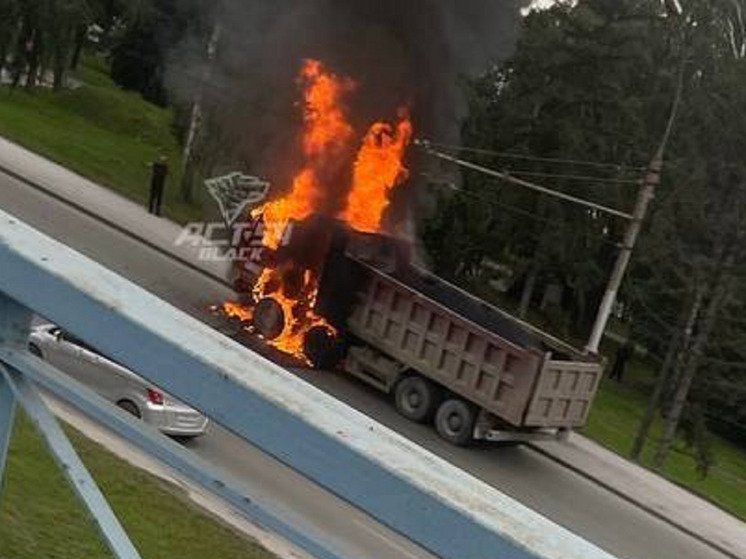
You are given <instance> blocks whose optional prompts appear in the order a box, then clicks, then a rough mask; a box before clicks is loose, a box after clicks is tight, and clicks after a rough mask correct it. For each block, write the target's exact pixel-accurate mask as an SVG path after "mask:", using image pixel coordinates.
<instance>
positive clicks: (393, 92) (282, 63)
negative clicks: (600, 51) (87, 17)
mask: <svg viewBox="0 0 746 559" xmlns="http://www.w3.org/2000/svg"><path fill="white" fill-rule="evenodd" d="M525 4H526V2H525V1H520V0H222V2H221V3H220V4H218V6H219V7H218V8H217V9H216V16H215V17H216V20H217V21H218V22H219V25H220V27H221V35H220V41H219V45H218V49H217V55H216V58H215V60H214V61H213V63H212V64H211V65H210V69H209V71H207V70H195V64H194V60H193V59H192V58H191V57H189V56H188V55H187V54H186V53H183V54H182V55H180V56H175V57H174V62H175V64H174V69H175V70H174V71H173V72H172V78H171V84H172V85H173V86H174V88H176V89H177V90H178V91H179V92H181V93H182V94H183V95H184V98H185V99H194V98H196V97H197V96H201V99H202V100H203V104H204V107H205V121H204V125H203V131H202V134H201V136H202V137H203V138H208V140H205V141H203V146H202V148H203V150H204V151H205V152H206V153H207V152H209V154H210V157H211V160H212V161H213V163H215V164H227V163H230V164H234V163H235V162H240V163H241V164H243V165H244V166H245V167H247V169H248V170H251V172H253V173H256V174H260V175H262V176H266V177H269V178H270V179H271V180H272V182H273V183H274V184H276V185H286V184H289V179H290V177H292V175H293V174H294V173H295V172H296V171H297V168H298V165H297V164H298V162H297V161H294V157H296V156H297V152H298V150H297V149H296V147H297V136H298V131H299V129H300V121H301V114H302V113H301V111H300V110H299V107H298V99H299V91H298V87H297V81H296V77H297V74H298V72H299V69H300V67H301V64H302V61H303V60H304V59H306V58H316V59H320V60H322V61H323V62H324V64H325V65H326V66H327V67H328V68H330V69H331V70H332V71H333V72H335V73H336V74H337V75H340V76H348V77H350V78H352V79H353V80H354V81H355V82H357V84H358V87H357V89H356V91H355V92H354V93H353V94H351V95H350V96H349V97H348V100H349V108H350V118H351V122H352V123H353V125H354V126H355V129H356V131H357V133H358V135H359V136H360V137H362V135H363V134H364V132H365V130H366V129H367V127H368V126H369V125H370V124H371V123H372V122H374V121H376V120H380V119H386V120H394V119H395V117H396V115H397V109H398V108H399V107H400V106H402V105H408V106H409V107H410V108H411V112H412V117H413V121H414V125H415V134H416V136H417V137H423V138H431V139H435V140H439V141H443V142H454V141H458V130H459V119H460V117H461V116H463V113H464V109H465V102H464V98H463V94H462V93H463V91H462V89H463V82H464V78H465V77H468V76H473V75H476V74H479V73H481V72H484V71H485V70H487V69H488V68H489V66H490V65H491V64H494V63H496V62H498V61H499V60H500V59H501V58H503V57H505V56H507V55H508V54H510V51H511V49H512V46H513V44H514V42H515V39H516V35H517V29H518V27H519V20H520V8H521V7H522V6H523V5H525ZM192 46H193V45H192ZM193 50H194V49H192V50H191V52H193ZM208 75H209V78H208V79H207V80H205V79H204V78H205V76H208ZM189 76H191V79H190V78H189ZM205 81H206V82H207V84H206V85H204V84H205ZM198 89H199V91H198ZM210 157H207V158H208V159H209V158H210Z"/></svg>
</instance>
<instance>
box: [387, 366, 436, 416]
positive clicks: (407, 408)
mask: <svg viewBox="0 0 746 559" xmlns="http://www.w3.org/2000/svg"><path fill="white" fill-rule="evenodd" d="M394 401H395V402H396V409H397V411H398V412H399V413H400V414H401V415H403V416H404V417H406V418H407V419H410V420H412V421H416V422H418V423H425V422H427V421H430V419H432V417H433V414H434V413H435V410H436V409H438V404H439V403H440V389H439V388H438V386H437V385H436V384H435V383H433V382H430V381H429V380H427V379H426V378H424V377H421V376H419V375H415V376H409V377H406V378H404V379H402V380H401V381H399V382H398V383H397V385H396V388H395V389H394Z"/></svg>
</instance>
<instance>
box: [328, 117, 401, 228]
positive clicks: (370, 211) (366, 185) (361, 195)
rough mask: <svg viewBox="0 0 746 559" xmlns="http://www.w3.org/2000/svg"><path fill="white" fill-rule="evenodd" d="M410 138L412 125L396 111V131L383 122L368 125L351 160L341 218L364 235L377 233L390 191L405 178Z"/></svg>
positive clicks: (387, 203) (387, 204)
mask: <svg viewBox="0 0 746 559" xmlns="http://www.w3.org/2000/svg"><path fill="white" fill-rule="evenodd" d="M411 139H412V122H411V120H410V119H409V114H408V112H407V111H406V110H404V109H402V110H401V111H400V120H399V123H398V124H397V125H396V128H394V127H393V126H391V125H390V124H388V123H385V122H376V123H375V124H374V125H373V126H371V128H370V130H369V131H368V134H366V136H365V139H364V140H363V146H362V147H361V148H360V151H359V152H358V155H357V159H356V160H355V170H354V174H353V181H352V190H351V192H350V195H349V197H348V198H347V209H346V210H345V212H344V214H343V216H342V217H343V219H344V221H346V222H347V223H349V224H350V226H351V227H352V228H353V229H357V230H358V231H363V232H365V233H377V232H379V231H380V230H381V220H382V218H383V214H384V212H385V211H386V208H388V206H389V196H390V194H391V190H392V189H393V188H394V187H395V186H397V185H399V184H401V183H402V182H403V181H404V180H406V179H407V178H408V176H409V171H408V170H407V169H406V168H405V167H404V164H403V159H404V155H405V153H406V150H407V147H408V146H409V142H410V141H411Z"/></svg>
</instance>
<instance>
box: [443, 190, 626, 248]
mask: <svg viewBox="0 0 746 559" xmlns="http://www.w3.org/2000/svg"><path fill="white" fill-rule="evenodd" d="M432 184H433V185H435V186H440V187H442V188H447V189H449V190H452V191H453V192H456V193H457V194H461V195H464V196H467V197H469V198H472V199H474V200H479V201H480V202H486V203H488V204H491V205H494V206H497V207H499V208H503V209H505V210H507V211H509V212H512V213H514V214H517V215H521V216H523V217H527V218H529V219H532V220H534V221H537V222H540V223H543V224H545V225H550V226H552V227H556V228H560V227H564V226H565V224H564V223H562V222H559V221H555V220H552V219H547V218H545V217H541V216H538V215H536V214H533V213H531V212H529V211H527V210H524V209H521V208H518V207H516V206H512V205H510V204H505V203H504V202H498V201H497V200H494V199H491V198H488V197H486V196H481V195H479V194H475V193H474V192H469V191H468V190H463V189H461V188H459V187H457V186H456V185H455V184H452V183H448V182H436V183H432ZM599 240H600V241H601V243H603V244H606V245H609V246H611V247H613V248H615V249H619V243H618V242H614V241H610V240H608V239H604V238H600V239H599Z"/></svg>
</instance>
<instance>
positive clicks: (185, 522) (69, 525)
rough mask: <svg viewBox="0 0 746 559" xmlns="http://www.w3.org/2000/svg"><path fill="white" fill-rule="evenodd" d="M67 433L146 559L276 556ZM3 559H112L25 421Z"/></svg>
mask: <svg viewBox="0 0 746 559" xmlns="http://www.w3.org/2000/svg"><path fill="white" fill-rule="evenodd" d="M68 434H69V435H70V437H71V439H72V441H73V444H74V445H75V447H76V448H77V450H78V452H79V454H80V456H81V457H82V459H83V461H84V463H85V464H86V466H87V467H88V469H89V471H91V473H92V474H93V476H94V477H95V478H96V480H97V482H98V484H99V487H101V489H102V490H103V492H104V495H105V496H106V498H107V499H108V501H109V503H110V504H111V505H112V507H113V508H114V510H115V512H116V514H117V516H118V518H119V519H120V521H121V522H122V524H123V525H124V527H125V529H126V530H127V532H128V534H129V535H130V537H131V538H132V540H133V543H134V544H135V546H136V547H137V548H138V550H139V551H140V552H141V554H142V556H143V558H144V559H148V558H153V559H204V558H206V557H209V558H210V559H270V558H271V557H274V556H273V555H271V554H269V553H268V552H267V551H265V550H264V549H262V548H261V547H259V546H258V545H257V544H256V543H254V542H252V541H249V540H248V539H245V538H243V537H241V536H239V535H238V534H236V533H235V532H234V531H232V530H230V529H229V528H227V527H225V526H223V525H221V524H219V523H217V522H216V521H215V520H213V519H211V518H209V517H207V516H205V515H204V513H202V512H200V511H199V510H198V509H197V508H196V507H195V506H194V505H193V504H192V503H191V502H190V501H189V500H188V499H187V498H186V496H184V495H182V494H180V493H179V492H178V491H177V490H176V489H175V488H173V487H172V486H170V485H168V484H166V483H165V482H162V481H160V480H156V479H155V478H152V477H151V476H149V475H147V474H145V473H144V472H142V471H141V470H138V469H136V468H133V467H131V466H129V465H128V464H126V463H124V462H122V461H121V460H119V459H117V458H116V457H114V456H113V455H112V454H110V453H109V452H108V451H106V450H104V449H103V448H101V447H100V446H98V445H97V444H95V443H93V442H91V441H90V440H88V439H86V438H84V437H83V436H81V435H80V434H78V433H77V432H75V431H74V430H72V429H68ZM0 557H7V558H11V557H12V558H14V559H50V558H53V559H68V558H69V559H81V558H85V559H104V558H106V559H109V558H111V557H112V555H111V554H110V553H109V551H108V550H107V549H106V547H105V546H104V544H103V542H102V541H101V539H100V537H99V536H98V533H97V531H96V528H95V527H94V525H93V524H92V522H91V521H90V519H89V518H88V516H87V514H86V512H85V511H84V509H83V506H82V505H81V504H80V502H79V501H78V500H77V499H76V498H75V497H74V496H73V493H72V490H71V489H70V486H69V485H68V484H67V482H66V480H64V479H63V477H62V473H61V471H60V470H59V468H57V467H56V465H55V464H54V463H53V461H52V459H51V458H50V455H49V453H48V452H47V450H46V447H44V446H43V444H42V442H41V440H40V438H39V437H38V436H37V435H36V433H35V431H34V430H33V429H32V427H31V424H30V422H29V421H28V420H27V419H25V418H23V417H22V416H19V420H18V421H17V423H16V428H15V434H14V437H13V440H12V443H11V448H10V454H9V459H8V465H7V470H6V476H5V480H4V486H3V488H2V501H1V502H0Z"/></svg>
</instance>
